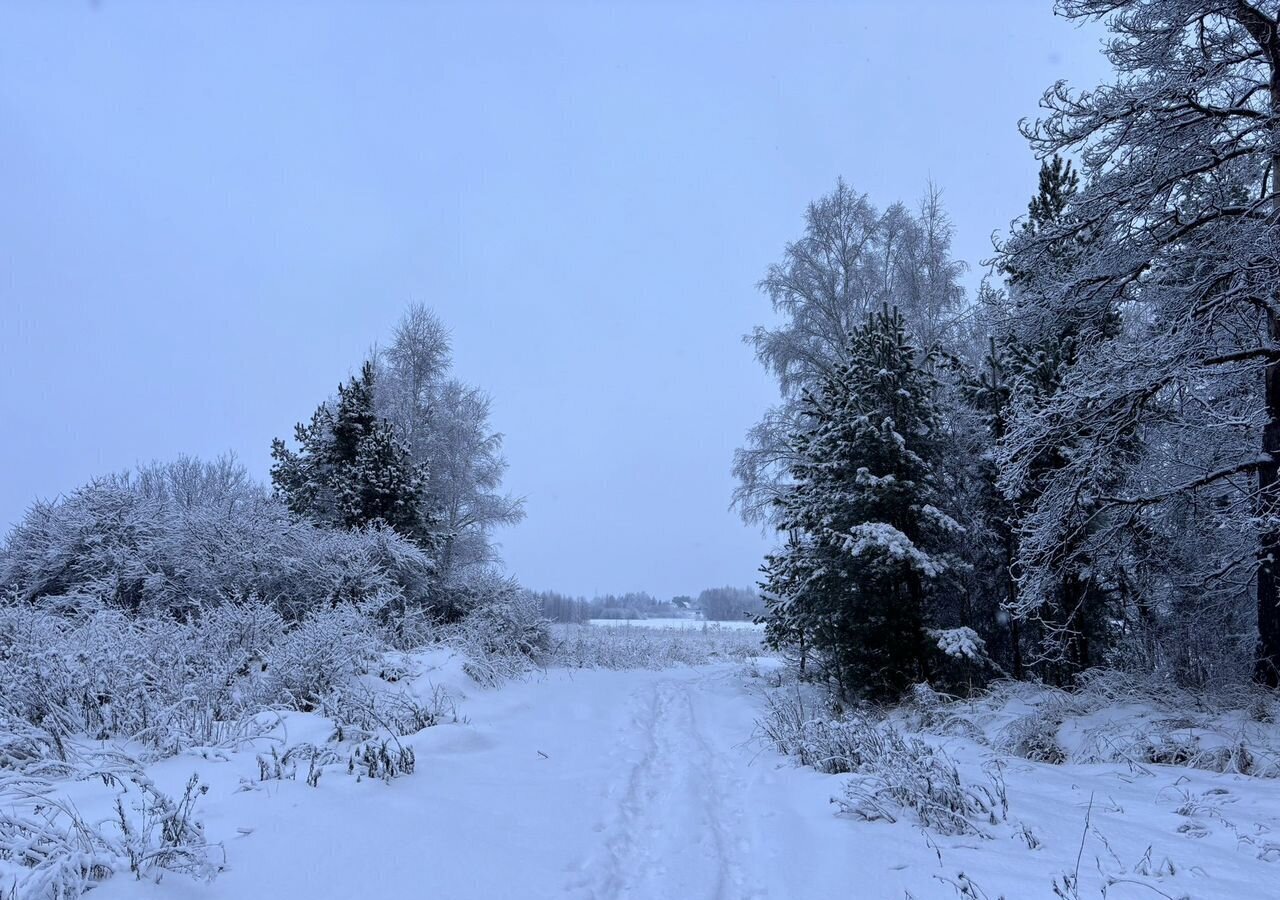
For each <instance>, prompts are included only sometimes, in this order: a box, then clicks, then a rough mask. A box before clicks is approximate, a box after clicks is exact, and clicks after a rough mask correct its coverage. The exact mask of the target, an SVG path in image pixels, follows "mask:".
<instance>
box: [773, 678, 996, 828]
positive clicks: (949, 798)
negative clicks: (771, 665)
mask: <svg viewBox="0 0 1280 900" xmlns="http://www.w3.org/2000/svg"><path fill="white" fill-rule="evenodd" d="M766 703H767V706H768V712H767V714H766V716H765V718H764V719H763V720H762V721H761V722H760V728H761V731H762V732H763V733H764V735H765V736H766V737H767V738H768V739H769V740H770V741H771V742H772V743H773V745H774V746H775V747H776V748H777V749H778V751H779V752H781V753H783V754H785V755H788V756H793V757H795V759H796V761H797V762H798V763H800V764H801V765H805V766H809V767H811V768H814V769H817V770H818V771H819V772H825V773H828V774H833V775H834V774H840V773H851V774H853V775H855V776H857V777H855V778H854V779H852V780H851V781H850V782H849V783H848V785H847V786H846V790H845V794H844V796H843V797H841V798H836V799H835V801H834V802H835V803H837V804H838V805H839V806H840V808H841V810H842V811H843V812H846V813H849V814H851V815H856V816H858V817H860V818H863V819H883V820H886V821H890V822H894V821H897V817H898V815H899V814H900V811H901V810H910V811H911V812H912V813H913V814H914V816H915V818H916V820H917V821H918V822H919V823H920V824H921V825H923V826H925V827H926V828H931V829H933V830H935V831H939V832H941V833H943V834H969V833H977V832H978V828H977V826H976V824H975V820H986V821H988V822H992V823H994V822H995V819H996V816H997V815H1000V816H1003V815H1004V814H1005V811H1006V810H1005V807H1006V799H1005V794H1004V785H1003V780H1002V778H1001V776H1000V773H999V770H998V769H997V770H992V771H991V773H989V777H990V779H991V785H990V786H989V787H988V786H986V785H980V786H976V787H975V786H972V785H967V784H965V783H964V782H963V781H962V780H961V778H960V774H959V772H958V771H957V769H956V767H955V764H954V763H953V762H952V761H951V759H950V758H949V757H948V756H947V755H946V753H944V752H943V751H941V750H939V749H937V748H935V747H932V746H930V745H929V744H927V743H925V742H924V741H921V740H919V739H917V738H913V737H908V736H905V735H903V734H902V732H901V731H899V730H898V729H897V728H896V727H894V725H893V724H891V723H890V722H889V721H888V720H886V719H877V718H873V717H872V716H869V715H865V714H862V713H858V712H846V713H844V714H842V715H829V716H816V715H814V713H815V712H816V709H817V707H816V706H815V704H814V702H813V698H812V697H808V698H806V696H805V695H804V693H803V692H802V691H801V690H800V688H799V687H798V686H796V687H795V689H794V690H791V691H771V692H769V693H768V694H766Z"/></svg>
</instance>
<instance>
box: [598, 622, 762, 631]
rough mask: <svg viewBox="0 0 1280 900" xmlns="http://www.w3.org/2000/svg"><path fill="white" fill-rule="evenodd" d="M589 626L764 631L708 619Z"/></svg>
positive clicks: (741, 623) (759, 626)
mask: <svg viewBox="0 0 1280 900" xmlns="http://www.w3.org/2000/svg"><path fill="white" fill-rule="evenodd" d="M589 624H591V625H600V626H602V627H606V628H619V627H625V626H630V627H634V628H681V629H690V628H696V629H701V628H721V629H725V630H728V629H745V630H748V631H763V630H764V626H763V625H757V624H756V623H755V622H740V621H733V622H709V621H707V620H706V619H592V620H590V622H589Z"/></svg>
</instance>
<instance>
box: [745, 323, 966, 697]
mask: <svg viewBox="0 0 1280 900" xmlns="http://www.w3.org/2000/svg"><path fill="white" fill-rule="evenodd" d="M842 356H843V359H844V361H843V362H840V363H838V364H837V365H835V366H834V367H833V368H832V369H831V370H830V372H828V374H827V375H826V376H824V377H823V379H822V381H821V383H820V385H819V386H818V389H817V390H816V391H815V392H812V393H808V394H806V395H805V396H804V399H803V400H802V403H803V413H804V421H805V422H806V423H808V424H807V426H806V427H805V428H804V429H803V430H802V431H799V432H798V433H797V434H795V435H794V436H793V438H792V451H793V457H794V460H795V462H794V463H793V465H792V469H791V479H792V483H791V485H790V486H789V487H788V488H787V490H786V491H785V493H784V494H783V495H782V496H781V497H780V498H779V500H778V501H777V505H778V508H779V509H778V515H777V519H776V521H777V524H778V527H779V530H780V531H781V532H782V533H784V534H785V535H786V536H787V543H786V545H785V546H784V547H783V548H782V549H780V550H779V551H777V552H775V553H774V554H772V555H770V556H769V557H768V559H767V560H766V563H765V567H764V571H765V579H764V581H763V583H762V587H763V589H764V593H765V598H766V602H767V603H768V606H769V613H768V616H767V626H768V632H767V633H768V635H769V638H770V640H771V641H772V642H773V643H775V644H776V645H781V646H796V647H801V648H803V649H805V650H806V651H811V652H812V653H814V654H816V655H817V656H818V657H819V658H820V659H821V661H822V663H823V664H824V666H825V668H826V670H827V674H829V675H830V676H831V677H832V678H833V679H834V680H835V682H836V683H837V684H838V685H839V687H840V689H841V690H843V691H845V692H848V693H854V694H861V695H866V696H872V697H880V698H884V697H893V696H896V695H898V694H900V693H901V692H902V691H903V690H904V689H905V688H906V687H908V686H909V685H910V684H911V683H913V682H914V681H917V680H919V679H922V678H925V677H927V675H928V671H927V659H928V655H929V651H928V646H927V640H928V639H927V634H926V631H925V629H926V625H927V624H929V613H928V609H927V601H928V599H929V598H930V596H931V595H932V594H933V593H934V592H936V590H937V588H938V586H939V585H938V582H939V581H941V580H944V579H945V578H946V577H947V576H948V575H949V573H950V569H951V567H952V559H951V556H950V554H949V552H948V550H949V547H950V546H951V544H952V543H953V541H954V539H955V537H956V532H957V530H958V527H959V526H958V525H957V523H956V522H955V521H954V519H952V518H951V517H950V516H949V515H947V514H946V513H945V512H943V511H942V509H941V508H940V506H941V503H942V501H941V499H940V497H939V495H938V491H937V484H936V478H935V462H936V458H937V453H938V451H939V450H940V448H941V446H942V444H941V442H940V440H939V427H940V421H939V416H938V411H937V409H936V408H935V405H934V393H935V389H936V383H935V380H934V378H933V376H932V375H931V374H930V373H929V371H928V370H927V369H926V368H925V367H924V366H922V364H921V363H922V360H921V359H920V358H919V356H918V354H917V351H916V349H915V347H914V346H913V345H912V343H911V341H910V339H909V338H908V336H907V333H906V326H905V323H904V321H903V318H902V316H901V315H900V314H899V313H898V312H896V311H892V312H891V311H889V310H888V309H887V308H885V309H882V310H880V311H878V312H876V313H875V314H873V315H872V316H870V317H869V318H868V319H867V320H866V321H865V322H864V323H863V324H862V325H860V326H858V327H857V328H855V329H853V330H852V332H851V334H850V336H849V338H848V340H847V347H846V349H845V351H844V352H843V353H842Z"/></svg>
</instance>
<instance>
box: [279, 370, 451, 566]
mask: <svg viewBox="0 0 1280 900" xmlns="http://www.w3.org/2000/svg"><path fill="white" fill-rule="evenodd" d="M374 378H375V375H374V368H373V366H372V364H370V363H365V365H364V367H363V368H362V369H361V372H360V375H359V376H358V377H355V378H352V379H351V381H350V382H348V383H347V384H345V385H339V386H338V398H337V401H336V402H335V403H333V404H328V403H326V404H322V405H321V406H320V407H319V408H317V409H316V411H315V413H314V414H313V415H312V417H311V422H310V423H309V424H307V425H303V424H301V423H299V424H298V425H297V426H296V427H295V429H294V438H295V440H296V441H297V443H298V445H299V449H298V450H297V451H296V452H295V451H293V450H290V449H289V448H288V447H287V446H286V445H285V443H284V441H282V440H280V439H279V438H277V439H276V440H275V441H273V442H272V444H271V456H272V458H273V459H274V460H275V463H274V465H273V466H272V467H271V482H272V484H273V485H275V489H276V492H277V493H278V494H279V495H280V496H281V497H283V498H284V500H285V502H286V503H287V504H288V506H289V509H290V511H292V512H293V513H294V514H295V515H298V516H302V517H304V518H307V519H310V520H312V521H314V522H317V523H319V524H323V525H328V526H330V527H335V528H362V527H364V526H366V525H370V524H373V523H378V522H381V523H385V524H386V525H389V526H390V527H391V528H392V529H394V530H395V531H396V532H398V533H399V534H401V535H402V536H404V537H406V538H409V539H410V540H412V541H414V542H415V543H417V544H418V545H419V546H421V547H424V548H426V549H432V548H433V544H434V535H433V529H432V524H433V523H432V520H431V517H430V516H429V515H428V514H427V511H426V510H424V509H423V508H422V507H421V505H420V500H419V498H420V496H421V494H422V486H423V484H424V482H425V478H426V472H425V470H424V468H423V467H422V466H421V465H418V464H415V463H414V462H413V460H412V459H411V458H410V456H409V453H408V451H407V450H406V449H405V447H404V445H403V444H402V443H401V442H400V441H399V440H398V438H397V436H396V433H395V429H394V427H393V426H392V425H391V423H389V422H387V421H386V420H384V419H381V418H379V417H378V416H377V414H376V413H375V412H374Z"/></svg>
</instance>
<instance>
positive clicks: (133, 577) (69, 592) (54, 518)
mask: <svg viewBox="0 0 1280 900" xmlns="http://www.w3.org/2000/svg"><path fill="white" fill-rule="evenodd" d="M434 572H435V566H434V563H433V561H432V560H431V558H430V557H429V556H427V555H426V554H425V553H424V552H423V551H422V550H421V549H419V548H418V547H416V546H415V545H413V544H412V543H410V542H409V541H407V540H405V539H404V538H402V537H400V536H399V535H398V534H396V532H394V531H393V530H391V529H390V528H387V527H385V526H376V525H375V526H370V527H367V528H363V529H358V530H350V531H347V530H327V529H323V528H318V527H316V526H314V525H311V524H308V523H305V522H300V521H298V520H297V519H296V518H294V517H293V516H292V515H291V514H290V513H289V511H288V509H286V508H285V506H284V505H283V504H282V503H280V502H279V501H278V500H277V499H275V498H273V497H272V496H270V495H269V494H268V493H267V492H266V491H264V490H263V489H262V488H261V487H259V486H257V485H255V484H253V483H252V482H251V481H250V480H249V478H248V476H247V475H246V474H245V471H244V469H243V468H242V467H241V466H239V465H238V464H236V463H235V462H234V461H231V460H226V459H222V460H217V461H215V462H212V463H202V462H199V461H197V460H192V459H187V458H184V459H180V460H178V461H177V462H175V463H170V464H167V465H153V466H148V467H143V468H141V469H139V470H138V471H137V472H135V473H127V474H122V475H115V476H109V477H106V478H100V479H98V480H96V481H93V482H91V483H90V484H88V485H85V486H84V487H82V488H80V489H78V490H76V491H74V492H72V493H71V494H70V495H69V496H67V497H65V498H62V499H59V500H57V501H54V502H51V503H37V504H35V505H34V506H33V507H32V508H31V510H30V511H29V512H28V513H27V515H26V516H25V517H24V519H23V520H22V522H20V523H19V524H18V526H17V527H16V528H14V529H13V531H12V532H11V533H10V535H9V536H8V538H7V539H6V540H5V542H4V546H3V550H2V551H0V595H7V596H9V597H11V598H12V599H13V600H15V601H28V602H38V603H39V605H41V606H44V607H47V608H51V609H54V608H56V609H59V610H61V611H64V612H74V611H75V609H77V608H78V607H79V606H80V605H83V604H84V603H85V602H86V601H87V600H88V599H89V598H92V599H94V600H96V601H98V604H99V605H103V606H107V607H111V608H115V609H118V610H121V611H124V612H126V613H129V614H131V615H153V616H158V615H161V614H164V615H168V616H171V617H178V618H185V617H189V616H194V615H198V614H199V613H200V612H201V611H202V610H207V609H209V608H211V607H213V606H216V605H218V604H220V603H223V602H226V601H228V600H248V599H249V598H255V599H256V600H257V601H259V602H264V603H268V604H271V605H273V606H274V607H275V608H276V609H277V610H278V611H279V612H280V613H281V614H282V615H284V616H285V617H286V618H288V619H290V620H296V619H299V618H301V617H302V616H304V615H305V614H306V613H307V612H308V611H310V610H313V609H320V608H323V607H324V606H327V605H331V604H333V603H338V602H357V603H360V602H365V601H368V600H370V599H372V598H375V597H381V598H384V599H386V600H391V599H394V601H395V603H396V605H397V606H398V608H399V609H400V610H404V609H413V608H419V607H425V606H429V605H430V603H431V589H432V579H433V576H434Z"/></svg>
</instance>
